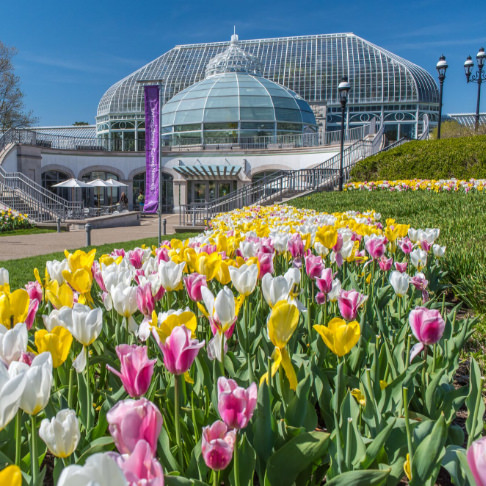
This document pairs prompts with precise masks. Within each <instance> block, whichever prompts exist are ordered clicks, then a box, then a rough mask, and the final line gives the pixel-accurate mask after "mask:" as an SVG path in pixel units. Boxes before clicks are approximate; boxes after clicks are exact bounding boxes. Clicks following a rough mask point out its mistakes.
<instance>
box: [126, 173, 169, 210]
mask: <svg viewBox="0 0 486 486" xmlns="http://www.w3.org/2000/svg"><path fill="white" fill-rule="evenodd" d="M173 182H174V178H173V177H172V176H171V175H170V174H165V173H164V172H163V173H162V212H164V213H171V212H172V211H173V210H174V188H173ZM140 194H143V195H144V196H145V195H146V194H145V172H140V174H137V175H136V176H134V177H133V207H134V209H139V206H140V205H139V204H138V196H139V195H140Z"/></svg>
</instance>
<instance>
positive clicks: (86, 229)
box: [84, 223, 91, 246]
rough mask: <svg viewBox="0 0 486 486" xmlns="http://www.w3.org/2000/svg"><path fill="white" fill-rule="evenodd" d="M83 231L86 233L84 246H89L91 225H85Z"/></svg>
mask: <svg viewBox="0 0 486 486" xmlns="http://www.w3.org/2000/svg"><path fill="white" fill-rule="evenodd" d="M84 229H85V231H86V246H91V225H90V224H89V223H86V224H85V225H84Z"/></svg>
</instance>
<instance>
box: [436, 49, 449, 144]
mask: <svg viewBox="0 0 486 486" xmlns="http://www.w3.org/2000/svg"><path fill="white" fill-rule="evenodd" d="M435 67H436V69H437V72H438V73H439V85H440V91H439V126H438V128H437V139H438V140H440V124H441V121H442V88H443V85H444V79H445V77H446V76H445V75H446V70H447V68H448V67H449V66H448V65H447V62H446V58H445V56H444V54H442V56H440V57H439V62H438V63H437V66H435Z"/></svg>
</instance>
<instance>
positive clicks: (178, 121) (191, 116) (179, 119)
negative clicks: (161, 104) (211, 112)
mask: <svg viewBox="0 0 486 486" xmlns="http://www.w3.org/2000/svg"><path fill="white" fill-rule="evenodd" d="M202 117H203V110H187V111H178V112H176V113H175V118H174V125H185V124H186V123H198V122H201V121H202ZM162 118H164V117H162Z"/></svg>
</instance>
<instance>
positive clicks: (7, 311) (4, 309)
mask: <svg viewBox="0 0 486 486" xmlns="http://www.w3.org/2000/svg"><path fill="white" fill-rule="evenodd" d="M29 303H30V297H29V294H28V293H27V291H26V290H25V289H17V290H14V291H13V292H12V293H10V292H4V293H2V294H0V324H3V325H4V326H5V327H6V328H7V329H10V327H11V326H14V325H15V324H17V323H18V322H25V319H26V318H27V314H28V312H29Z"/></svg>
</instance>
